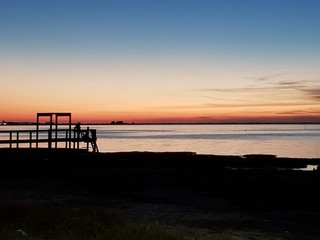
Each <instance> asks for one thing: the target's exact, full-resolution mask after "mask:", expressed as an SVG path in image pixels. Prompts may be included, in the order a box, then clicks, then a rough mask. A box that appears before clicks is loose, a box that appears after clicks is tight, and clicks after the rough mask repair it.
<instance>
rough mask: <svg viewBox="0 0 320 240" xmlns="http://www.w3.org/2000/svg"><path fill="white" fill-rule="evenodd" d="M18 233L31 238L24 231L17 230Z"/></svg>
mask: <svg viewBox="0 0 320 240" xmlns="http://www.w3.org/2000/svg"><path fill="white" fill-rule="evenodd" d="M16 232H19V233H21V236H24V237H27V236H29V235H28V233H26V232H25V231H23V230H22V229H17V230H16Z"/></svg>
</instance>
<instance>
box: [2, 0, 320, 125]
mask: <svg viewBox="0 0 320 240" xmlns="http://www.w3.org/2000/svg"><path fill="white" fill-rule="evenodd" d="M319 12H320V1H313V0H304V1H302V0H300V1H297V0H291V1H290V0H277V1H274V0H269V1H262V0H237V1H236V0H224V1H222V0H197V1H196V0H171V1H168V0H161V1H160V0H159V1H156V0H149V1H147V0H131V1H129V0H117V1H111V0H105V1H100V0H99V1H98V0H96V1H89V0H77V1H71V0H65V1H62V0H58V1H49V0H37V1H36V0H28V1H24V0H0V29H1V32H0V51H1V52H2V54H1V56H0V63H1V64H2V68H0V81H3V82H7V83H6V84H5V88H4V87H3V88H2V91H4V92H7V94H4V95H3V96H4V97H6V98H7V99H18V98H19V96H21V93H20V92H19V91H17V89H16V86H17V85H19V84H21V83H22V82H23V85H24V89H26V88H30V91H31V92H32V96H29V95H26V96H25V97H26V98H30V101H26V103H25V104H27V109H29V112H31V113H32V114H34V113H33V112H32V111H38V110H39V111H40V110H41V111H42V110H45V109H48V110H52V109H57V110H58V109H62V110H65V109H66V110H67V109H70V111H75V112H77V113H79V115H83V116H84V115H92V116H93V115H94V116H95V117H97V118H99V119H105V118H106V117H105V115H112V114H115V115H116V116H119V117H122V118H125V119H128V120H137V121H139V116H144V118H145V119H151V120H152V119H153V121H155V120H157V119H159V118H160V119H163V120H168V121H170V118H168V117H163V116H165V115H166V116H168V115H170V114H171V115H173V118H172V119H180V120H182V119H184V118H185V119H189V120H190V121H191V120H192V121H195V120H196V119H197V118H199V119H203V117H208V118H209V119H211V120H212V121H214V120H215V116H216V115H221V114H225V115H226V117H228V116H229V117H232V116H233V117H234V116H235V115H237V116H238V115H241V113H242V115H246V114H249V115H252V114H253V113H255V114H256V115H259V114H262V112H261V111H260V112H259V110H258V109H250V110H248V109H247V108H246V109H244V110H243V111H242V112H241V111H237V112H234V109H233V108H231V107H230V111H227V110H226V111H224V112H221V109H215V108H212V107H210V108H209V109H202V110H201V111H202V112H201V111H200V110H198V111H194V109H195V108H198V109H200V108H201V107H199V106H205V105H206V106H209V105H210V104H211V105H210V106H212V102H208V99H209V98H210V97H211V98H212V96H211V95H210V96H203V95H201V94H199V92H201V91H198V90H199V89H201V90H203V89H215V88H230V87H233V88H234V89H235V90H234V92H236V90H237V89H238V90H239V89H243V88H246V87H248V86H249V85H255V87H256V85H258V84H260V85H259V86H260V88H264V87H266V88H267V85H268V86H269V85H270V84H273V85H275V84H278V85H279V83H280V82H282V83H283V82H285V81H287V82H288V81H289V82H290V84H291V85H292V84H293V83H297V81H299V83H300V84H301V83H302V82H301V81H305V82H304V84H305V85H304V86H302V87H301V86H300V85H299V87H300V88H299V89H300V90H299V91H300V92H299V91H298V92H299V93H302V92H306V91H305V89H320V88H319V85H318V82H320V78H319V76H320V74H319V70H318V69H319V65H320V44H319V42H320V28H319V26H320V14H319ZM39 72H40V73H39ZM266 76H267V78H268V76H269V78H270V76H273V77H272V81H271V82H270V81H269V82H268V83H266V82H260V83H257V81H255V82H253V81H252V80H254V79H258V78H266ZM88 78H91V79H88ZM23 79H24V80H23ZM250 81H251V82H250ZM9 82H10V83H9ZM30 82H31V84H28V83H30ZM43 82H46V83H48V84H49V85H52V86H51V87H52V89H53V91H56V90H57V89H59V88H61V87H62V86H63V85H64V84H65V85H66V86H78V87H79V90H78V92H81V93H83V94H85V93H86V90H87V89H88V88H89V89H91V90H92V91H91V92H93V91H94V88H92V87H91V85H92V84H94V85H95V86H99V87H98V88H100V89H98V90H97V92H96V94H93V96H92V98H93V99H94V101H95V103H97V102H98V103H97V104H96V105H97V106H94V107H93V105H94V103H93V102H92V103H89V105H88V106H87V107H85V108H84V109H85V110H83V111H82V110H81V109H83V107H80V106H76V105H74V104H65V105H63V104H62V103H59V101H64V102H68V98H69V97H72V98H73V99H75V98H78V97H79V95H77V94H75V95H73V96H72V93H70V92H69V91H67V90H63V91H61V92H60V97H59V99H58V98H57V96H56V95H54V93H52V92H50V89H49V88H48V87H46V86H45V84H44V83H43ZM120 83H121V84H120ZM160 83H161V84H160ZM290 84H288V86H289V85H290ZM137 86H140V88H138V87H137ZM302 88H303V91H302V90H301V89H302ZM101 89H105V90H106V91H105V95H109V96H110V98H108V97H107V96H105V95H104V92H103V91H102V90H101ZM108 89H109V90H108ZM292 90H297V87H296V86H295V88H292V89H288V91H287V92H286V93H285V95H286V98H285V97H284V98H283V99H278V100H277V101H280V102H281V101H284V102H285V103H286V104H285V105H287V102H288V101H289V102H290V101H291V102H293V101H295V100H294V99H296V98H299V102H302V103H305V105H303V104H302V105H303V107H299V108H298V107H297V106H295V109H291V110H292V111H291V112H294V111H296V112H301V111H304V112H305V111H311V110H310V109H312V111H313V112H314V111H317V110H319V108H317V102H315V101H316V100H317V98H315V97H313V98H312V99H310V101H311V100H312V101H313V102H312V104H311V103H310V102H308V101H307V100H306V99H302V96H300V97H301V99H300V97H299V96H298V95H297V94H293V95H291V96H290V94H289V93H290V92H293V91H292ZM33 91H34V92H33ZM44 91H47V94H44V95H43V93H42V92H44ZM108 91H110V92H108ZM8 92H10V93H11V94H10V95H9V94H8ZM309 92H310V91H309ZM147 93H152V94H150V95H148V94H147ZM279 93H282V92H279ZM295 93H297V92H295ZM30 94H31V93H30ZM257 94H260V93H257ZM268 94H270V92H266V93H265V95H268ZM174 95H175V96H174ZM215 95H217V94H215ZM242 95H243V94H240V95H239V96H238V97H237V99H239V100H241V99H243V101H249V100H250V101H254V99H253V96H242ZM44 96H46V97H47V100H46V102H45V103H43V104H39V103H37V102H36V99H37V98H42V97H44ZM4 97H3V98H4ZM309 97H310V96H309ZM125 98H128V99H129V100H128V102H131V100H132V99H135V101H133V102H134V103H133V104H127V103H125V102H126V101H124V100H123V99H125ZM218 98H221V96H219V97H218ZM112 99H115V100H117V104H118V105H117V108H115V107H114V106H110V104H109V102H110V101H112ZM120 99H121V101H120ZM163 99H168V100H167V101H164V100H163ZM205 99H207V100H205ZM221 99H222V98H221ZM224 100H225V101H224V104H225V105H228V104H229V105H230V106H231V105H233V102H234V101H236V99H235V98H234V96H227V95H225V96H224ZM221 101H222V100H221ZM14 102H15V104H13V103H12V104H11V105H10V107H9V106H8V107H7V108H6V110H4V112H5V113H6V114H7V115H8V116H9V115H10V114H9V113H11V112H12V110H10V111H11V112H10V111H9V110H8V109H9V108H10V109H16V111H17V109H21V108H23V106H20V105H19V103H18V102H17V101H14ZM80 102H81V101H80ZM146 102H147V103H146ZM231 102H232V104H231ZM55 103H57V105H56V106H55ZM81 104H82V106H83V104H85V103H84V102H83V103H82V102H81ZM184 104H185V105H184ZM268 104H269V105H268ZM273 104H274V103H273V102H271V100H270V99H269V98H267V97H266V98H265V101H264V102H263V104H262V105H261V106H263V108H264V106H266V105H268V106H269V107H268V108H267V110H266V111H268V112H269V113H270V114H271V115H272V114H273V115H274V114H279V111H280V110H277V109H274V110H273V111H272V110H271V108H272V106H273ZM310 104H311V105H312V107H311V106H310ZM179 106H180V107H181V108H179ZM188 106H189V108H188ZM64 108H65V109H64ZM92 108H96V111H95V112H93V111H89V109H92ZM163 109H175V111H174V112H173V111H164V110H163ZM177 109H178V110H177ZM126 113H127V115H125V114H126ZM117 114H118V115H117ZM139 114H140V115H139ZM11 115H12V113H11ZM271 115H270V116H271ZM210 116H211V117H212V118H210ZM313 117H314V116H313ZM151 120H150V121H151ZM159 121H161V120H159Z"/></svg>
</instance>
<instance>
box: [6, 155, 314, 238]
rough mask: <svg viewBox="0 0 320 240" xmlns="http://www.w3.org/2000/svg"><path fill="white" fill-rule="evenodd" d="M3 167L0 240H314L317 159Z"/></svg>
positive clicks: (39, 159) (108, 160)
mask: <svg viewBox="0 0 320 240" xmlns="http://www.w3.org/2000/svg"><path fill="white" fill-rule="evenodd" d="M0 161H1V162H0V164H1V168H0V199H1V200H0V239H226V240H228V239H306V240H308V239H320V224H319V219H320V204H319V203H320V191H319V186H320V185H319V184H320V171H319V170H317V167H316V165H320V159H289V158H276V157H275V156H271V155H249V156H246V157H239V156H214V155H197V154H194V153H149V152H144V153H141V152H131V153H100V154H88V153H85V152H81V151H67V150H58V151H57V150H53V151H48V150H46V149H43V150H41V149H38V150H30V149H20V150H17V149H14V150H9V149H0ZM307 165H314V166H315V167H314V168H315V169H314V170H313V171H302V170H299V169H303V168H305V167H307Z"/></svg>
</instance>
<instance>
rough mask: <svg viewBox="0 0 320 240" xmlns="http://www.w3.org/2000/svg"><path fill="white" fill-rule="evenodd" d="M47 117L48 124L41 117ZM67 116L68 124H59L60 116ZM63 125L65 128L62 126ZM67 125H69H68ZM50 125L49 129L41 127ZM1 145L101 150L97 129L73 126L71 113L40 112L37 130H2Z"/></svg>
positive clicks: (0, 135) (0, 132)
mask: <svg viewBox="0 0 320 240" xmlns="http://www.w3.org/2000/svg"><path fill="white" fill-rule="evenodd" d="M43 117H47V118H49V121H48V122H46V124H43V123H41V122H40V118H43ZM61 117H67V118H68V123H67V124H63V125H61V124H59V122H58V121H59V118H61ZM61 126H63V128H60V127H61ZM66 126H67V127H66ZM44 127H48V128H47V129H40V128H44ZM0 145H6V146H7V147H8V148H10V149H11V148H20V147H28V148H48V149H52V148H65V149H80V147H81V149H83V148H84V149H86V150H87V151H88V152H89V151H90V150H91V151H92V152H99V149H98V146H97V134H96V129H90V128H89V127H87V128H86V129H81V127H80V124H77V125H76V127H75V128H72V123H71V113H38V114H37V124H36V129H35V130H5V131H0Z"/></svg>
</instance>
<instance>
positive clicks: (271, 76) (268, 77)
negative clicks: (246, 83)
mask: <svg viewBox="0 0 320 240" xmlns="http://www.w3.org/2000/svg"><path fill="white" fill-rule="evenodd" d="M284 74H285V73H275V74H271V75H267V76H261V77H247V78H246V79H252V80H255V81H258V82H265V81H270V80H274V79H276V78H277V77H279V76H282V75H284Z"/></svg>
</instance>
